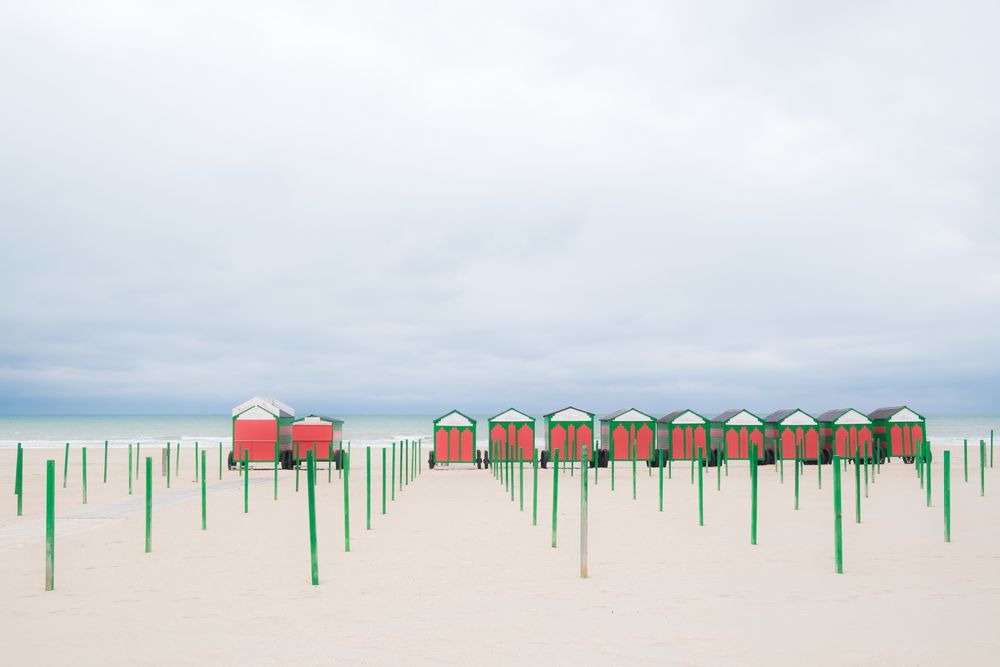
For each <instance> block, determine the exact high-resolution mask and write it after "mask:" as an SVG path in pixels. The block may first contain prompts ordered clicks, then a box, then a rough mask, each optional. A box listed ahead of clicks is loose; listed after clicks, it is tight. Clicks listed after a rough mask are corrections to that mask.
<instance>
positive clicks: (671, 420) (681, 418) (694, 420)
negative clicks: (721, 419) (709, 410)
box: [657, 410, 708, 424]
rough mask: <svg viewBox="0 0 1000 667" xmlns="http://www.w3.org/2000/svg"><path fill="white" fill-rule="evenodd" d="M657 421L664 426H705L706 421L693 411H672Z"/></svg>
mask: <svg viewBox="0 0 1000 667" xmlns="http://www.w3.org/2000/svg"><path fill="white" fill-rule="evenodd" d="M657 421H659V422H661V423H664V424H705V423H707V422H708V420H707V419H705V418H704V417H702V416H701V415H699V414H698V413H697V412H694V411H693V410H674V411H673V412H671V413H669V414H666V415H664V416H662V417H660V418H659V419H658V420H657Z"/></svg>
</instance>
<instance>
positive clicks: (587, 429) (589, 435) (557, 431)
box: [542, 407, 594, 463]
mask: <svg viewBox="0 0 1000 667" xmlns="http://www.w3.org/2000/svg"><path fill="white" fill-rule="evenodd" d="M544 419H545V446H546V451H545V452H543V453H542V457H543V459H544V460H543V463H544V462H546V461H549V460H551V459H552V455H553V454H555V453H556V452H559V460H560V461H579V460H580V449H581V448H583V449H585V450H586V452H587V453H588V455H589V453H590V451H591V450H592V449H593V448H594V413H592V412H587V411H586V410H580V409H578V408H574V407H568V408H563V409H562V410H556V411H555V412H550V413H549V414H547V415H545V417H544ZM567 443H568V444H567Z"/></svg>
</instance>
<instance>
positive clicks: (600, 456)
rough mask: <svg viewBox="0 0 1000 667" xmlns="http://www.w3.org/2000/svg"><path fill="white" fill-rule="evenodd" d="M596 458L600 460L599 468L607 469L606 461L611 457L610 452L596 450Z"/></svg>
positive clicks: (607, 450)
mask: <svg viewBox="0 0 1000 667" xmlns="http://www.w3.org/2000/svg"><path fill="white" fill-rule="evenodd" d="M597 456H598V459H599V460H600V463H601V467H602V468H607V467H608V459H609V457H610V456H611V450H609V449H601V450H598V452H597Z"/></svg>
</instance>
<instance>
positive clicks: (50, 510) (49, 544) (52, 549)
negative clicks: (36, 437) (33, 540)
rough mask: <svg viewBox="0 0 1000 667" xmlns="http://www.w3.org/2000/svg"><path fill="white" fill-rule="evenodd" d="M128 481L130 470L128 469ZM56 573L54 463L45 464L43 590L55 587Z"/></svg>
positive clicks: (130, 475)
mask: <svg viewBox="0 0 1000 667" xmlns="http://www.w3.org/2000/svg"><path fill="white" fill-rule="evenodd" d="M129 479H132V468H131V467H129ZM55 573H56V462H55V461H54V460H53V459H49V460H48V461H46V462H45V590H47V591H51V590H52V589H53V588H54V587H55Z"/></svg>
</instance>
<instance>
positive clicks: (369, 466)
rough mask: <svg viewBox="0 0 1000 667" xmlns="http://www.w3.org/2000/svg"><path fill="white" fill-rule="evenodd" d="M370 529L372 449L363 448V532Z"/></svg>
mask: <svg viewBox="0 0 1000 667" xmlns="http://www.w3.org/2000/svg"><path fill="white" fill-rule="evenodd" d="M371 529H372V448H371V445H369V446H367V447H365V530H371Z"/></svg>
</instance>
